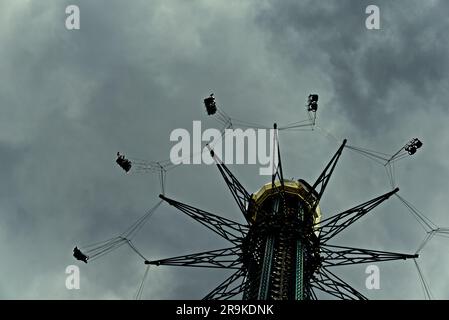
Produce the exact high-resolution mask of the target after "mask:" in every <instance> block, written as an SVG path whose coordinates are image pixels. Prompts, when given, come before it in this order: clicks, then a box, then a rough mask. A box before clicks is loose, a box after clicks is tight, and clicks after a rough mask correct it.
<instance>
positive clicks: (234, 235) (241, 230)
mask: <svg viewBox="0 0 449 320" xmlns="http://www.w3.org/2000/svg"><path fill="white" fill-rule="evenodd" d="M159 197H160V198H161V199H163V200H165V201H167V202H168V203H169V204H170V205H172V206H174V207H176V208H177V209H179V210H181V211H182V212H184V213H185V214H187V215H188V216H189V217H191V218H193V219H195V220H196V221H198V222H199V223H201V224H202V225H204V226H206V227H207V228H209V229H210V230H212V231H214V232H215V233H217V234H218V235H220V236H222V237H223V238H225V239H226V240H228V241H230V242H232V243H234V244H240V243H241V241H242V239H243V238H244V237H245V235H246V232H247V231H248V228H247V227H246V226H244V225H242V224H240V223H237V222H234V221H232V220H229V219H226V218H223V217H220V216H217V215H215V214H213V213H210V212H207V211H204V210H201V209H198V208H195V207H192V206H189V205H187V204H185V203H182V202H179V201H176V200H173V199H170V198H167V197H166V196H164V195H159Z"/></svg>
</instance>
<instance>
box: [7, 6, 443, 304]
mask: <svg viewBox="0 0 449 320" xmlns="http://www.w3.org/2000/svg"><path fill="white" fill-rule="evenodd" d="M70 4H76V5H78V6H79V8H80V12H81V29H80V30H74V31H69V30H67V29H66V28H65V19H66V17H67V15H66V14H65V8H66V6H68V5H70ZM368 4H376V5H378V6H379V7H380V14H381V15H380V17H381V30H367V29H366V28H365V19H366V17H367V15H366V14H365V8H366V6H367V5H368ZM448 12H449V3H448V2H447V1H443V0H441V1H437V0H434V1H421V0H407V1H405V0H402V1H394V2H393V1H369V2H368V1H349V0H347V1H341V0H338V1H337V0H333V1H332V0H325V1H297V0H296V1H293V0H283V1H274V0H273V1H269V0H263V1H261V0H245V1H232V0H226V1H224V0H223V1H210V0H203V1H182V0H179V1H175V0H170V1H166V0H164V1H163V0H160V1H158V0H151V1H148V0H146V1H143V0H135V1H116V0H95V1H75V0H73V1H65V0H64V1H61V0H47V1H37V0H34V1H33V0H0V58H1V63H0V154H1V157H2V162H1V163H2V166H1V167H0V181H1V184H0V252H1V255H2V259H1V264H0V274H1V276H0V298H2V299H49V298H51V299H131V298H132V297H133V294H134V293H135V291H136V290H137V287H138V285H139V282H140V280H141V277H142V275H143V273H144V270H145V266H144V264H143V261H142V260H141V259H140V258H139V257H138V256H137V255H135V254H134V253H133V252H132V251H131V250H130V249H129V248H127V247H123V248H120V249H119V250H117V251H115V252H113V253H111V254H110V255H107V256H105V257H103V258H102V259H99V260H97V261H95V262H92V263H89V264H87V265H85V264H84V263H79V262H78V261H75V260H74V259H73V257H72V256H71V253H72V249H73V247H74V246H75V245H80V244H85V243H91V242H95V241H99V240H103V239H107V238H110V237H112V236H115V235H118V234H120V233H121V232H122V231H124V230H125V229H126V228H127V227H128V226H129V225H130V224H131V223H132V222H133V221H134V220H135V219H137V218H138V217H140V216H141V215H142V214H143V213H145V212H146V210H147V209H148V208H150V207H152V206H153V205H154V204H155V203H156V202H157V201H158V197H157V196H158V194H159V193H160V189H159V184H158V179H157V176H156V175H154V174H129V175H126V174H125V173H124V172H123V171H121V170H120V169H119V168H118V167H117V165H116V164H115V162H114V160H115V158H114V156H115V153H116V152H117V151H121V152H123V153H125V154H126V155H129V156H134V157H135V158H141V159H148V160H161V159H167V158H168V156H169V151H170V148H171V146H172V145H173V143H171V142H170V141H169V136H170V132H171V131H172V130H174V129H176V128H186V129H187V130H189V131H191V130H192V129H191V128H192V121H193V120H201V121H202V122H203V124H204V126H205V127H206V126H208V127H218V128H219V126H218V124H217V123H216V122H214V121H213V119H211V118H210V117H207V115H206V113H205V110H204V107H203V105H202V99H203V98H204V97H205V96H207V95H209V93H211V92H214V93H215V96H216V97H217V101H218V103H219V106H220V107H221V108H222V109H223V110H224V111H226V113H228V114H229V115H231V116H232V117H235V118H237V119H242V120H246V121H253V122H257V123H263V124H265V125H267V126H271V125H272V123H273V122H275V121H276V122H278V123H280V124H285V123H289V122H293V121H299V120H303V119H304V118H305V116H306V113H305V111H304V108H305V106H304V105H305V100H306V98H307V95H308V94H309V93H311V92H316V93H318V94H319V95H320V100H319V111H318V125H319V126H320V127H321V128H323V130H327V131H329V132H332V134H333V135H334V136H336V137H337V138H338V139H339V140H342V139H343V138H347V139H348V140H349V143H350V144H352V145H356V146H361V147H366V148H371V149H375V150H379V151H382V152H386V153H394V152H395V151H396V150H397V149H398V148H400V147H401V146H402V145H404V143H405V142H407V141H408V140H409V139H411V138H413V137H419V138H421V139H422V141H423V142H424V147H423V148H422V149H421V150H419V152H417V154H416V155H415V156H413V157H410V158H407V159H404V160H402V161H401V162H398V165H397V167H396V177H397V184H398V186H399V187H400V188H401V191H400V194H401V195H402V196H403V197H404V198H405V199H407V200H409V201H410V202H412V203H413V204H415V205H416V206H417V207H418V208H419V209H420V210H421V211H422V212H423V213H425V214H426V216H428V217H429V218H430V219H432V220H433V221H434V222H435V223H436V224H437V225H439V226H449V213H448V212H447V203H446V202H447V191H448V190H449V164H448V161H447V157H448V156H449V152H448V150H449V138H448V137H449V128H448V126H447V124H448V120H449V118H448V109H449V108H448V101H449V91H448V88H449V83H448V78H447V75H448V73H449V59H448V56H449V55H448V53H449V51H448V49H449V48H448V46H449V35H448V32H447V30H449V20H448V19H447V16H446V15H447V13H448ZM280 143H281V151H282V156H283V158H282V160H283V165H284V175H285V176H288V177H289V178H290V177H294V178H303V179H306V180H308V181H311V182H313V181H314V179H316V178H317V177H318V175H319V174H320V172H321V170H322V168H323V167H324V166H325V164H326V163H327V161H328V160H329V159H330V158H331V156H332V155H333V153H334V152H335V151H336V149H337V148H338V142H336V141H335V140H334V139H332V138H329V137H328V136H326V135H324V134H322V132H320V131H319V130H316V131H314V132H281V135H280ZM230 169H231V170H232V171H233V172H234V173H235V174H236V176H238V177H239V178H240V179H241V182H242V183H243V184H244V185H245V186H246V187H247V189H248V191H249V192H254V191H256V190H257V189H258V188H259V187H260V186H261V185H262V184H264V183H266V182H267V180H269V179H268V178H267V177H264V176H259V175H258V169H259V168H258V166H254V165H253V166H250V165H249V166H248V165H231V166H230ZM390 189H391V187H390V186H389V184H388V179H387V176H386V174H385V170H384V168H383V167H381V166H379V165H377V164H376V163H374V162H372V161H369V160H366V159H365V158H363V157H361V156H360V155H358V154H355V153H353V152H350V151H349V150H346V151H345V152H344V154H343V156H342V158H341V161H340V163H339V164H338V166H337V170H336V172H335V174H334V176H333V177H332V180H331V182H330V184H329V186H328V189H327V190H326V193H325V196H324V197H323V200H322V204H321V206H322V211H323V216H325V217H328V216H330V215H332V214H334V213H337V212H338V211H339V210H344V209H347V208H350V207H352V206H354V205H356V204H358V203H361V202H364V201H366V200H369V199H370V198H372V197H374V196H377V195H380V194H382V193H385V192H387V191H389V190H390ZM167 195H168V196H169V197H173V198H175V199H178V200H180V201H183V202H186V203H188V204H192V205H195V206H198V207H200V208H203V209H206V210H210V211H212V212H215V213H218V214H221V215H223V216H225V217H227V218H230V219H234V220H236V221H240V222H243V219H242V217H241V215H240V214H239V212H238V208H237V206H236V205H235V203H234V202H233V199H232V196H231V194H230V192H229V191H228V190H227V187H226V185H225V183H224V182H223V180H222V178H221V177H220V175H219V172H218V170H217V169H216V168H215V167H213V166H206V165H195V166H193V165H186V166H181V167H178V168H176V169H173V170H172V171H170V172H169V175H168V183H167ZM424 237H425V233H424V231H423V230H422V229H421V228H420V226H419V225H418V224H417V223H416V221H415V220H414V219H413V218H412V216H411V215H410V214H409V213H408V211H407V210H406V209H405V207H404V206H402V205H401V204H400V202H399V201H398V200H397V199H395V198H392V199H391V200H389V201H388V202H386V203H384V204H383V205H382V206H380V207H379V208H378V209H376V210H375V211H373V212H372V213H371V214H370V215H369V216H366V217H365V218H364V219H362V220H360V221H358V222H357V223H356V224H354V226H353V227H352V228H350V229H348V230H347V231H345V233H342V234H341V235H340V236H339V237H338V238H337V239H335V241H336V242H334V243H340V244H345V245H353V246H361V247H367V248H372V249H378V250H390V251H399V252H405V253H413V252H415V250H416V249H417V247H418V246H419V244H420V242H421V241H422V239H423V238H424ZM447 245H448V242H447V239H444V238H442V239H439V238H435V239H434V240H433V241H432V242H430V243H429V245H428V246H427V247H426V248H425V249H424V251H423V252H422V255H421V257H420V258H419V263H420V265H421V268H422V270H423V272H424V275H425V276H426V278H427V280H428V281H429V283H430V287H431V289H432V292H433V295H434V297H435V298H437V299H448V298H449V285H448V284H449V273H448V271H447V265H448V263H449V252H448V250H447ZM136 246H137V247H138V248H139V249H140V250H141V251H142V252H143V253H144V254H145V256H147V257H149V258H151V259H157V258H163V257H170V256H175V255H180V254H184V253H190V252H197V251H202V250H209V249H214V248H224V247H227V246H229V244H228V243H226V241H225V240H222V239H218V238H217V237H216V236H215V234H213V233H211V232H210V231H208V230H207V229H205V228H204V227H202V226H200V225H197V224H196V223H194V221H192V220H191V219H189V218H188V217H186V216H184V215H183V214H182V213H180V212H177V211H176V210H174V209H172V208H169V206H168V205H167V204H163V205H162V206H161V207H160V209H159V210H158V211H157V212H156V213H155V215H154V216H153V217H152V219H151V220H150V221H149V222H148V224H147V225H145V227H144V228H143V229H142V231H141V233H140V234H139V236H138V237H137V238H136ZM71 264H76V265H79V266H80V270H81V289H80V290H67V289H66V287H65V279H66V274H65V269H66V267H67V266H68V265H71ZM378 266H379V267H380V271H381V289H380V290H371V291H369V290H366V289H365V287H364V283H365V278H366V276H367V275H366V274H365V267H364V266H357V267H354V268H346V269H341V270H337V273H338V274H340V275H341V276H342V277H343V278H344V279H345V280H347V281H348V282H349V283H350V284H351V285H353V286H354V287H355V288H357V289H358V290H360V291H361V292H362V293H364V294H365V295H367V296H368V297H369V298H374V299H380V298H383V299H394V298H396V299H406V298H411V299H422V298H423V297H424V296H423V292H422V289H421V287H420V283H419V278H418V275H417V272H416V269H415V267H414V264H413V262H412V261H405V262H404V261H399V262H392V263H389V262H386V263H383V264H379V265H378ZM227 274H229V272H226V271H221V270H218V271H216V270H215V271H214V270H198V269H195V268H193V269H189V268H177V267H154V268H150V272H149V275H148V279H147V281H146V287H145V291H144V293H143V295H142V297H143V298H145V299H181V298H183V299H199V298H202V297H203V296H204V295H206V294H207V293H208V292H209V291H210V290H211V289H213V288H214V287H215V286H216V285H217V284H218V283H219V282H221V281H222V280H224V279H225V278H226V277H227Z"/></svg>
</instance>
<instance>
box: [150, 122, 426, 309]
mask: <svg viewBox="0 0 449 320" xmlns="http://www.w3.org/2000/svg"><path fill="white" fill-rule="evenodd" d="M275 128H276V127H275ZM345 144H346V140H344V141H343V143H342V145H341V146H340V148H339V149H338V150H337V152H336V153H335V155H334V156H333V157H332V158H331V160H330V162H329V163H328V164H327V165H326V167H325V168H324V170H323V172H322V173H321V174H320V176H319V177H318V178H317V180H316V181H315V182H314V183H313V184H312V185H309V184H308V183H307V182H306V181H304V180H298V181H292V180H286V179H284V177H283V173H282V163H281V161H280V159H281V158H280V151H279V148H278V157H279V162H278V163H279V164H278V166H277V168H276V170H275V172H274V173H273V176H272V181H271V183H268V184H267V185H265V186H264V187H262V189H261V190H260V191H258V192H257V193H253V194H250V193H249V192H248V191H247V190H246V188H245V187H244V186H243V185H242V184H241V183H240V181H239V180H238V179H237V178H236V177H235V176H234V175H233V174H232V172H231V171H230V170H229V168H227V166H226V165H225V164H224V163H223V162H222V161H221V160H220V159H219V158H218V157H217V156H216V155H215V154H214V152H213V151H212V150H211V155H212V157H214V159H215V163H216V166H217V168H218V170H219V172H220V174H221V175H222V177H223V179H224V181H225V182H226V184H227V186H228V187H229V190H230V191H231V193H232V195H233V197H234V199H235V201H236V203H237V206H238V207H239V209H240V211H241V213H242V215H243V217H244V219H245V221H246V223H245V224H241V223H238V222H235V221H232V220H229V219H226V218H223V217H221V216H219V215H217V214H214V213H211V212H207V211H204V210H201V209H199V208H196V207H193V206H190V205H187V204H184V203H181V202H178V201H176V200H173V199H170V198H168V197H166V196H164V195H160V197H161V199H163V200H164V201H166V202H167V203H168V204H170V205H172V206H174V207H175V208H177V209H179V210H180V211H181V212H182V213H184V214H186V215H188V216H189V217H191V218H193V219H194V220H195V221H197V222H199V223H201V224H202V225H204V226H206V227H207V228H209V229H210V230H212V231H214V232H215V233H216V234H218V235H219V236H221V237H222V238H224V239H226V240H227V241H229V242H231V244H232V245H233V246H232V247H229V248H224V249H218V250H212V251H205V252H199V253H194V254H188V255H185V256H178V257H173V258H168V259H161V260H155V261H148V260H147V261H145V263H146V264H148V265H156V266H161V265H170V266H189V267H208V268H226V269H235V270H236V271H235V272H234V273H233V274H232V275H231V276H230V277H229V278H227V279H226V280H225V281H223V282H222V283H220V284H219V285H218V286H217V287H216V288H215V289H214V290H212V291H211V292H210V293H209V294H208V295H207V296H206V297H205V299H230V298H233V297H235V296H237V295H239V294H242V297H243V299H248V300H310V299H316V297H317V294H316V291H324V292H326V293H328V294H330V295H332V296H334V297H337V298H341V299H366V297H365V296H364V295H362V294H361V293H360V292H358V291H357V290H356V289H354V288H352V287H351V286H350V285H349V284H348V283H346V282H345V281H344V280H342V279H341V278H339V277H338V276H337V275H335V274H334V273H333V272H332V271H331V269H332V268H333V267H335V266H342V265H353V264H361V263H373V262H380V261H391V260H405V259H411V258H417V257H418V255H417V254H403V253H394V252H384V251H377V250H370V249H363V248H352V247H342V246H335V245H331V244H329V243H328V242H330V240H332V238H333V237H335V236H336V235H337V234H339V233H340V232H342V231H344V230H345V229H347V228H348V227H349V226H351V225H352V224H353V223H354V222H356V221H357V220H358V219H360V218H362V217H363V216H365V215H366V214H368V213H369V212H371V210H373V209H374V208H376V207H377V206H379V205H380V204H381V203H383V202H384V201H385V200H387V199H388V198H390V197H391V196H392V195H394V194H395V193H396V192H397V191H398V190H399V189H398V188H396V189H394V190H392V191H390V192H387V193H385V194H383V195H381V196H378V197H375V198H373V199H371V200H369V201H367V202H364V203H362V204H359V205H357V206H355V207H353V208H351V209H348V210H345V211H343V212H340V213H337V214H335V215H333V216H331V217H329V218H327V219H324V220H321V212H320V208H319V203H320V201H321V198H322V196H323V194H324V192H325V189H326V186H327V185H328V183H329V180H330V178H331V176H332V173H333V172H334V169H335V167H336V165H337V162H338V160H339V159H340V156H341V154H342V152H343V149H344V147H345Z"/></svg>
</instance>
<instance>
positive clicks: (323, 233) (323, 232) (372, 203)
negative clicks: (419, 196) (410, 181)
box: [318, 188, 399, 244]
mask: <svg viewBox="0 0 449 320" xmlns="http://www.w3.org/2000/svg"><path fill="white" fill-rule="evenodd" d="M398 191H399V188H396V189H394V190H393V191H390V192H387V193H385V194H383V195H381V196H379V197H377V198H374V199H371V200H369V201H367V202H365V203H362V204H359V205H358V206H355V207H353V208H351V209H348V210H346V211H343V212H341V213H338V214H336V215H334V216H332V217H330V218H327V219H325V220H323V221H321V222H320V223H319V224H320V226H319V228H318V230H319V232H320V241H321V243H322V244H324V243H325V242H326V241H328V240H329V239H331V238H333V237H335V236H336V235H337V234H338V233H340V232H341V231H343V230H344V229H346V228H347V227H348V226H350V225H351V224H353V223H354V222H355V221H357V220H358V219H360V218H361V217H363V216H364V215H365V214H367V213H368V212H370V211H371V210H372V209H374V208H375V207H377V206H378V205H379V204H381V203H382V202H384V201H385V200H387V199H388V198H390V197H391V196H392V195H393V194H395V193H396V192H398Z"/></svg>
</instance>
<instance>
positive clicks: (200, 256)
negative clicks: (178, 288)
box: [145, 246, 241, 269]
mask: <svg viewBox="0 0 449 320" xmlns="http://www.w3.org/2000/svg"><path fill="white" fill-rule="evenodd" d="M240 254H241V249H240V247H239V246H235V247H232V248H225V249H218V250H211V251H204V252H198V253H192V254H188V255H184V256H178V257H173V258H167V259H160V260H154V261H148V260H147V261H145V264H149V265H156V266H161V265H164V266H182V267H201V268H226V269H240V268H241V261H240Z"/></svg>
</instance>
